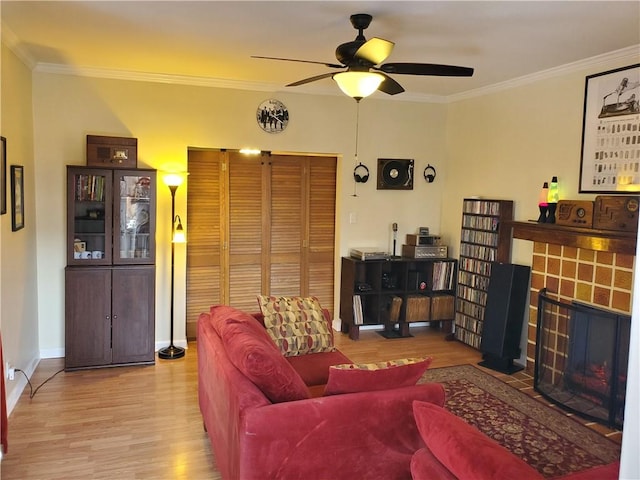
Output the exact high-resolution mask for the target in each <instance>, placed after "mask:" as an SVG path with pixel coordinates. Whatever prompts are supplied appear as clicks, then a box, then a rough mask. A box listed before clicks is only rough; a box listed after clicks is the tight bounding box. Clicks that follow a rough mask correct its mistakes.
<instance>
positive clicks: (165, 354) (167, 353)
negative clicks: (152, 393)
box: [158, 185, 185, 360]
mask: <svg viewBox="0 0 640 480" xmlns="http://www.w3.org/2000/svg"><path fill="white" fill-rule="evenodd" d="M177 189H178V185H169V190H171V304H170V307H169V308H170V320H171V327H170V328H171V343H170V344H169V346H168V347H165V348H161V349H160V350H158V357H159V358H162V359H164V360H173V359H176V358H182V357H184V353H185V351H184V348H182V347H176V346H175V345H174V344H173V272H174V260H175V245H174V241H173V235H174V233H175V220H176V190H177Z"/></svg>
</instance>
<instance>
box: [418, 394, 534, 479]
mask: <svg viewBox="0 0 640 480" xmlns="http://www.w3.org/2000/svg"><path fill="white" fill-rule="evenodd" d="M413 416H414V418H415V420H416V424H417V425H418V431H419V432H420V436H421V437H422V439H423V440H424V442H425V443H426V444H427V448H428V449H429V450H430V451H431V453H433V456H434V457H436V458H437V459H438V461H439V462H440V463H442V465H444V466H445V467H447V469H448V470H449V471H450V472H451V473H453V474H454V475H455V476H456V477H457V478H465V479H473V480H495V479H497V478H513V479H519V480H542V479H543V478H544V477H543V476H542V475H540V474H539V473H538V472H537V471H536V470H535V469H534V468H532V467H531V466H530V465H528V464H527V463H526V462H524V461H523V460H521V459H520V458H518V457H517V456H515V455H513V454H512V453H511V452H509V451H508V450H507V449H506V448H504V447H503V446H502V445H500V444H498V443H497V442H495V441H494V440H492V439H491V438H489V437H487V436H486V435H485V434H483V433H482V432H480V431H479V430H477V429H476V428H474V427H472V426H471V425H469V424H468V423H466V422H465V421H464V420H462V419H461V418H458V417H456V416H455V415H453V414H452V413H450V412H448V411H447V410H445V409H444V408H442V407H439V406H438V405H434V404H433V403H428V402H421V401H418V400H415V401H414V402H413Z"/></svg>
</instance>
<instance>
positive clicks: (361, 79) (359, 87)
mask: <svg viewBox="0 0 640 480" xmlns="http://www.w3.org/2000/svg"><path fill="white" fill-rule="evenodd" d="M333 79H334V80H335V81H336V83H337V84H338V86H339V87H340V90H342V91H343V92H344V93H345V94H346V95H349V96H350V97H353V98H356V99H360V98H364V97H368V96H369V95H371V94H372V93H373V92H375V91H376V90H377V89H378V87H379V86H380V84H381V83H382V81H383V80H384V76H383V75H381V74H379V73H375V72H341V73H336V74H335V75H334V76H333Z"/></svg>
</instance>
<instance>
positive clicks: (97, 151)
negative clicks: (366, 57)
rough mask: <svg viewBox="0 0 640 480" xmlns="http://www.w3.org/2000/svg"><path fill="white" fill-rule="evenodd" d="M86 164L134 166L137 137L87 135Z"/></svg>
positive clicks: (115, 166) (101, 166) (95, 165)
mask: <svg viewBox="0 0 640 480" xmlns="http://www.w3.org/2000/svg"><path fill="white" fill-rule="evenodd" d="M87 166H89V167H100V168H104V167H111V168H136V167H137V166H138V139H137V138H127V137H104V136H100V135H87Z"/></svg>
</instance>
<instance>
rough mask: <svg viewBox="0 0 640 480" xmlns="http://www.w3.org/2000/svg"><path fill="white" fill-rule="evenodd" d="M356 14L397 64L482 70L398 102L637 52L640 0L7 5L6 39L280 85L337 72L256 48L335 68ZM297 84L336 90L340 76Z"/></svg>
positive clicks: (24, 46)
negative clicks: (366, 18) (389, 46)
mask: <svg viewBox="0 0 640 480" xmlns="http://www.w3.org/2000/svg"><path fill="white" fill-rule="evenodd" d="M353 13H369V14H371V15H373V21H372V23H371V26H370V27H369V29H368V30H366V31H365V36H366V38H367V39H369V38H372V37H381V38H384V39H387V40H391V41H393V42H395V44H396V45H395V49H394V51H393V52H392V54H391V56H390V57H389V58H388V59H387V61H388V62H420V63H442V64H451V65H460V66H468V67H474V68H475V73H474V75H473V77H471V78H448V77H417V76H409V75H395V76H394V78H395V79H396V80H397V81H398V82H400V84H402V85H403V86H404V88H405V89H406V92H405V93H403V94H400V95H398V96H397V97H402V96H405V97H406V96H410V97H411V96H414V97H420V96H431V97H445V96H452V95H456V94H462V93H464V92H470V91H473V90H476V89H484V88H487V87H490V86H493V85H496V84H500V83H502V82H509V81H514V80H515V79H519V78H522V77H526V76H530V75H536V74H539V73H540V72H544V71H547V70H550V69H555V68H560V67H562V66H565V65H568V64H572V63H574V62H580V61H584V60H586V59H591V58H592V57H596V56H598V55H602V54H607V53H610V52H616V51H618V50H621V49H625V52H626V53H627V54H628V53H629V52H628V51H629V49H630V48H631V53H632V54H633V53H634V49H635V51H637V52H638V53H639V55H638V57H639V58H640V2H638V1H637V0H634V1H540V0H538V1H439V2H434V1H369V2H364V1H351V2H343V1H321V2H317V1H296V2H293V1H286V2H276V1H259V2H255V1H254V2H250V1H226V2H225V1H68V2H58V1H13V0H9V1H7V0H4V1H2V11H1V14H2V27H3V29H2V34H3V38H4V39H5V41H6V42H7V43H8V44H9V45H10V46H11V47H12V48H13V49H14V50H15V51H16V52H17V53H19V54H20V55H21V57H22V58H23V59H27V60H28V61H29V62H30V63H31V66H32V67H33V68H35V69H38V70H43V71H47V70H48V71H59V72H63V73H64V72H73V71H75V72H78V73H84V74H93V75H105V76H110V75H112V76H113V75H120V76H121V77H127V76H130V77H132V78H133V77H140V76H141V75H147V77H148V78H157V79H163V80H164V81H174V82H186V83H190V82H194V83H198V82H200V83H208V84H212V85H216V84H220V85H221V86H232V87H234V86H235V87H238V88H251V89H257V90H265V89H266V90H274V91H282V90H284V89H285V87H284V86H285V85H286V84H287V83H291V82H293V81H296V80H300V79H303V78H306V77H310V76H314V75H318V74H322V73H325V72H328V71H330V69H328V68H326V67H324V66H322V65H313V64H305V63H294V62H281V61H273V60H260V59H253V58H251V55H263V56H274V57H286V58H293V59H305V60H313V61H319V62H329V63H336V60H335V55H334V52H335V48H336V47H337V46H338V45H339V44H340V43H344V42H348V41H351V40H354V39H355V37H356V35H357V31H356V30H354V29H353V27H352V26H351V23H350V21H349V16H350V15H351V14H353ZM334 71H336V70H334ZM150 74H152V75H150ZM290 90H291V91H299V92H312V93H313V92H315V93H337V92H338V88H337V85H335V84H334V82H333V81H332V80H331V79H324V80H321V81H318V82H314V83H311V84H307V85H304V86H300V87H290ZM375 95H376V96H382V97H386V95H384V94H382V93H379V92H378V93H376V94H375ZM398 99H400V98H398Z"/></svg>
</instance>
